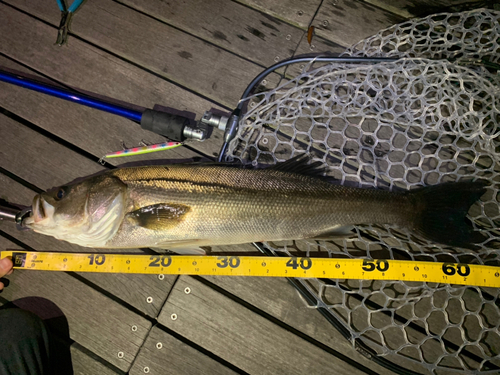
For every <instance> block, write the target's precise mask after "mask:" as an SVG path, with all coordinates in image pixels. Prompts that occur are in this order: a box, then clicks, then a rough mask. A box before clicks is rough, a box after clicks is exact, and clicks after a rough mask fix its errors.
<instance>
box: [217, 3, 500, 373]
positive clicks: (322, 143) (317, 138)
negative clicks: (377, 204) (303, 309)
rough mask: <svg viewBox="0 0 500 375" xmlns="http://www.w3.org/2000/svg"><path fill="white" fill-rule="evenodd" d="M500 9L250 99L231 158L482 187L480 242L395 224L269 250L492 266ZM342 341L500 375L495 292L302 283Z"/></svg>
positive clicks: (427, 21)
mask: <svg viewBox="0 0 500 375" xmlns="http://www.w3.org/2000/svg"><path fill="white" fill-rule="evenodd" d="M499 21H500V12H495V11H491V10H484V9H483V10H476V11H472V12H463V13H454V14H438V15H432V16H429V17H426V18H422V19H415V20H411V21H407V22H404V23H403V24H400V25H396V26H393V27H391V28H388V29H386V30H383V31H381V32H379V33H378V34H377V35H374V36H372V37H370V38H368V39H366V40H363V41H361V42H359V43H357V44H356V45H354V46H353V47H352V48H349V49H348V50H347V51H346V53H345V55H347V56H379V57H401V60H398V61H396V62H384V63H376V64H356V65H354V64H327V65H325V64H323V65H321V64H315V63H312V64H309V65H307V66H305V67H303V69H302V71H301V72H300V74H299V75H298V76H296V77H295V78H293V79H291V80H288V81H286V82H284V83H282V84H281V85H280V86H279V87H277V88H276V89H274V90H270V91H267V92H264V93H259V94H257V95H255V96H253V97H252V98H250V99H249V101H248V110H247V112H246V114H245V115H244V117H243V118H242V120H241V122H240V128H239V131H238V134H237V137H236V138H235V139H234V140H233V141H232V143H231V144H230V146H229V150H228V153H227V154H226V160H228V161H233V160H235V161H236V160H239V161H240V162H242V163H244V164H253V165H254V166H257V165H260V166H264V165H272V164H275V163H276V162H278V161H284V160H287V159H290V158H291V157H293V156H296V155H298V154H301V153H308V154H310V155H311V156H312V157H313V160H314V161H321V162H323V164H324V165H325V167H326V169H325V175H328V176H331V177H333V178H334V179H336V180H337V181H338V183H340V184H344V185H349V186H357V187H363V188H379V189H386V190H401V189H404V190H405V189H409V190H411V189H414V188H417V187H419V186H428V185H435V184H439V183H444V182H453V181H460V180H472V179H477V178H486V179H488V180H489V181H490V182H491V185H490V186H489V187H488V189H487V193H486V194H485V195H484V196H483V197H482V199H481V201H480V202H477V203H476V204H474V205H473V206H472V208H471V210H470V211H469V215H468V218H469V219H470V221H471V222H472V225H473V226H474V227H475V228H476V229H477V230H480V231H481V232H482V233H483V234H484V235H485V238H486V240H485V241H484V242H483V243H482V244H480V250H478V251H472V250H467V249H460V248H451V247H448V246H443V245H439V244H435V243H432V242H429V241H427V240H426V239H424V238H421V237H418V236H416V235H415V234H413V233H409V232H407V231H404V230H402V229H400V228H397V227H393V226H389V225H386V226H374V225H363V226H358V227H356V228H355V232H356V234H355V235H354V236H352V237H351V238H345V239H340V240H336V241H293V242H292V241H290V242H287V243H268V244H267V246H268V247H269V248H270V249H271V250H272V251H273V252H275V253H281V254H287V255H288V254H293V255H297V254H301V255H306V256H308V255H311V256H329V257H338V258H346V257H348V258H370V259H404V260H419V261H434V262H459V263H474V264H487V265H497V266H498V265H500V264H499V263H500V262H499V258H498V249H499V248H500V244H499V237H500V230H499V226H500V210H499V206H500V204H499V202H500V194H499V184H500V162H499V152H500V139H499V134H500V128H499V124H500V95H499V94H500V84H499V83H500V74H499V71H498V70H497V69H498V64H499V63H500V62H499V59H500V25H499ZM302 283H303V286H304V287H305V288H307V290H308V291H309V292H310V293H313V294H314V296H315V298H316V303H315V307H326V308H328V311H329V313H330V314H332V315H333V316H334V317H335V318H336V319H337V320H339V321H340V322H341V324H342V325H343V326H344V328H345V329H347V330H348V331H349V332H350V335H351V337H350V340H351V341H352V343H353V344H354V343H355V342H356V341H357V340H361V341H362V342H363V343H364V344H365V345H368V346H369V347H370V348H371V349H372V350H374V351H375V352H376V353H377V355H378V356H383V357H384V358H386V359H388V360H389V361H391V362H393V363H397V364H399V365H401V366H403V367H404V368H406V369H408V370H412V371H416V372H418V373H422V374H431V373H433V374H451V373H485V374H486V373H495V374H498V373H499V372H500V332H499V326H500V308H499V304H500V301H499V290H498V289H493V288H490V289H488V288H479V287H468V286H456V285H448V284H431V283H418V282H401V281H396V282H385V281H356V280H319V279H309V280H306V281H303V282H302Z"/></svg>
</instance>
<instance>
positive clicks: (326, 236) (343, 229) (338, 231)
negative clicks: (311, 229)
mask: <svg viewBox="0 0 500 375" xmlns="http://www.w3.org/2000/svg"><path fill="white" fill-rule="evenodd" d="M354 235H355V232H354V226H353V225H338V226H335V227H333V228H331V229H329V230H328V231H326V232H323V233H320V234H317V235H315V236H314V237H310V238H309V239H311V240H331V239H334V238H344V237H351V236H354Z"/></svg>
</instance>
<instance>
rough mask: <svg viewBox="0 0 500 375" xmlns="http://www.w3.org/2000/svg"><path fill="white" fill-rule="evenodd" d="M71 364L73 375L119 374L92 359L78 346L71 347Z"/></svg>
mask: <svg viewBox="0 0 500 375" xmlns="http://www.w3.org/2000/svg"><path fill="white" fill-rule="evenodd" d="M71 362H72V364H73V375H95V374H99V375H115V374H119V372H117V371H114V370H113V369H112V368H111V367H109V366H106V365H104V364H103V363H101V362H99V361H97V360H96V359H94V358H92V357H91V356H90V355H89V354H88V353H86V352H85V350H82V349H81V346H80V345H78V344H73V345H71Z"/></svg>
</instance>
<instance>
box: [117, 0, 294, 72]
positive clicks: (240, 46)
mask: <svg viewBox="0 0 500 375" xmlns="http://www.w3.org/2000/svg"><path fill="white" fill-rule="evenodd" d="M120 2H121V3H123V4H126V5H128V6H130V7H133V8H134V9H138V10H140V11H141V12H144V13H146V14H149V15H150V16H151V17H154V18H157V19H159V20H161V21H163V22H165V23H168V24H169V25H173V26H175V27H176V28H179V29H182V30H184V31H187V32H189V33H190V34H193V35H196V36H198V37H199V38H201V39H204V40H207V41H209V42H210V43H213V44H215V45H218V46H220V47H222V48H224V49H226V50H229V51H231V52H233V53H236V54H237V55H239V56H244V57H245V58H247V59H249V60H251V61H253V62H255V63H257V64H260V65H263V66H271V65H273V64H274V63H275V62H276V60H284V59H287V58H290V57H291V56H292V55H293V53H294V51H295V48H296V47H297V44H298V43H299V41H300V38H302V35H303V34H304V32H303V30H301V29H299V28H297V27H294V26H291V25H289V24H288V23H285V22H283V21H280V20H278V19H277V18H275V17H273V16H269V15H267V14H263V13H261V12H257V11H255V10H253V9H251V8H249V7H246V6H243V5H241V4H238V3H235V2H233V1H229V0H214V1H209V2H208V1H203V0H189V1H186V2H183V3H180V2H176V1H172V2H165V1H160V0H146V1H143V0H121V1H120Z"/></svg>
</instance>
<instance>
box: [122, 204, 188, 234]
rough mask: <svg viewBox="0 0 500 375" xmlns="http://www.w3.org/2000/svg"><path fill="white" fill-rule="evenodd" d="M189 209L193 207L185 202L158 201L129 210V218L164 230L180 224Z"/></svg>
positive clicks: (149, 226) (146, 225) (152, 227)
mask: <svg viewBox="0 0 500 375" xmlns="http://www.w3.org/2000/svg"><path fill="white" fill-rule="evenodd" d="M189 211H191V207H189V206H186V205H183V204H178V203H158V204H153V205H151V206H145V207H141V208H139V209H138V210H135V211H132V212H129V213H128V214H127V220H129V221H131V222H132V223H133V224H135V225H137V226H140V227H143V228H146V229H151V230H164V229H169V228H172V227H175V226H176V225H178V224H179V223H180V222H181V221H183V220H184V217H185V215H186V214H187V213H188V212H189Z"/></svg>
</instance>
